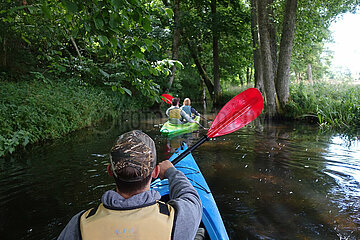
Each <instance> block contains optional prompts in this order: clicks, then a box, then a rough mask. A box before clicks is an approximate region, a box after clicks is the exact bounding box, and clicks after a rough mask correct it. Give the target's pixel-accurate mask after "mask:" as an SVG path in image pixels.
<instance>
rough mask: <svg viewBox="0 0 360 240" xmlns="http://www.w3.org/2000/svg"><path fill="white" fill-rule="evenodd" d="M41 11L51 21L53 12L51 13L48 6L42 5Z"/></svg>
mask: <svg viewBox="0 0 360 240" xmlns="http://www.w3.org/2000/svg"><path fill="white" fill-rule="evenodd" d="M41 11H42V12H43V13H44V15H45V18H47V19H51V11H50V9H49V8H48V6H47V5H42V6H41Z"/></svg>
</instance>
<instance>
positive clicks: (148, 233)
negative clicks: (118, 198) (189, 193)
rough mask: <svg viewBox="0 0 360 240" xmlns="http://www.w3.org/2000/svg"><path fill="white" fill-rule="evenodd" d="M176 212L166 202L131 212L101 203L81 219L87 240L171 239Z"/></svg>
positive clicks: (83, 237) (83, 232) (81, 227)
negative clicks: (114, 208) (113, 208)
mask: <svg viewBox="0 0 360 240" xmlns="http://www.w3.org/2000/svg"><path fill="white" fill-rule="evenodd" d="M174 215H175V209H174V208H173V207H172V206H170V205H168V204H165V203H163V202H157V203H155V204H153V205H150V206H146V207H141V208H136V209H131V210H111V209H107V208H105V207H104V205H103V204H102V203H101V204H100V205H99V206H98V208H97V209H96V208H95V209H90V210H88V211H86V212H85V213H84V214H82V216H81V218H80V231H81V236H82V239H83V240H92V239H94V240H106V239H127V240H135V239H136V240H138V239H156V240H162V239H164V240H165V239H166V240H168V239H171V233H172V227H173V223H174Z"/></svg>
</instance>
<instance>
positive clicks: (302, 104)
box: [285, 81, 360, 130]
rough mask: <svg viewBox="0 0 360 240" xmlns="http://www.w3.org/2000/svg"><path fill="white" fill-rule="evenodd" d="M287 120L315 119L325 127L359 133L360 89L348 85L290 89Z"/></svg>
mask: <svg viewBox="0 0 360 240" xmlns="http://www.w3.org/2000/svg"><path fill="white" fill-rule="evenodd" d="M285 116H286V117H288V118H291V119H300V120H303V119H309V118H310V119H313V120H315V121H317V122H318V123H319V124H320V126H322V127H331V128H336V129H346V130H356V129H359V127H360V86H359V85H357V84H352V83H347V82H337V83H329V82H324V81H320V82H315V83H312V84H311V83H300V84H291V85H290V101H289V104H288V105H287V108H286V111H285Z"/></svg>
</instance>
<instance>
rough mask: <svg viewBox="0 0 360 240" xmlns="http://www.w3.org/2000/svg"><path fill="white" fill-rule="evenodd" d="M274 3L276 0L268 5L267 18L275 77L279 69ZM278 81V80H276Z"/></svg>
mask: <svg viewBox="0 0 360 240" xmlns="http://www.w3.org/2000/svg"><path fill="white" fill-rule="evenodd" d="M273 2H274V0H268V5H267V8H266V10H267V14H268V15H267V16H268V24H267V27H268V31H269V37H270V49H271V59H272V70H273V72H274V76H276V69H277V63H278V58H277V41H276V30H275V23H274V20H273V19H274V17H273V15H274V12H273V10H272V7H271V4H272V3H273ZM275 80H276V79H275Z"/></svg>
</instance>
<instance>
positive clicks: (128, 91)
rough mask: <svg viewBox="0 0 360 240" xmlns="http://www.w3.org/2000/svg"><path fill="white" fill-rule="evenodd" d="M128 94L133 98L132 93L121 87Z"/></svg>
mask: <svg viewBox="0 0 360 240" xmlns="http://www.w3.org/2000/svg"><path fill="white" fill-rule="evenodd" d="M121 88H122V89H123V90H124V91H125V92H126V93H127V94H129V95H130V96H132V92H131V91H130V90H129V89H127V88H124V87H121Z"/></svg>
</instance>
